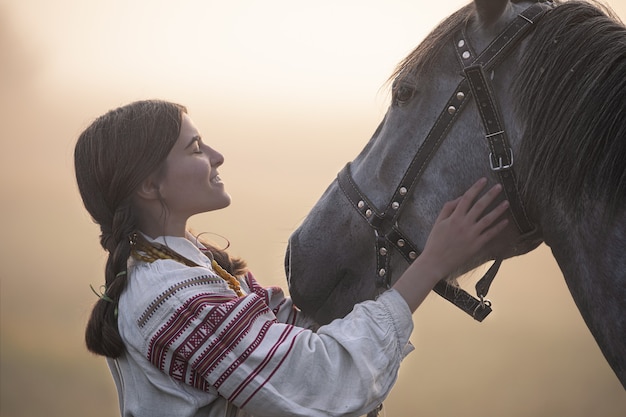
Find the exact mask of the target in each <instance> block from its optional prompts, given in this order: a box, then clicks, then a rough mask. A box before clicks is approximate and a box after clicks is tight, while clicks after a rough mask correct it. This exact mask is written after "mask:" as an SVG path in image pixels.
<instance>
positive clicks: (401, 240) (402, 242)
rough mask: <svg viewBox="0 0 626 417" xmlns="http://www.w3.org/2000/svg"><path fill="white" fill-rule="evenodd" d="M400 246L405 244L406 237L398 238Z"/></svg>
mask: <svg viewBox="0 0 626 417" xmlns="http://www.w3.org/2000/svg"><path fill="white" fill-rule="evenodd" d="M398 246H400V247H402V246H404V239H398Z"/></svg>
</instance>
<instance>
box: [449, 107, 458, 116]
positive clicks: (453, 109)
mask: <svg viewBox="0 0 626 417" xmlns="http://www.w3.org/2000/svg"><path fill="white" fill-rule="evenodd" d="M448 113H450V114H454V113H456V107H454V106H450V107H448Z"/></svg>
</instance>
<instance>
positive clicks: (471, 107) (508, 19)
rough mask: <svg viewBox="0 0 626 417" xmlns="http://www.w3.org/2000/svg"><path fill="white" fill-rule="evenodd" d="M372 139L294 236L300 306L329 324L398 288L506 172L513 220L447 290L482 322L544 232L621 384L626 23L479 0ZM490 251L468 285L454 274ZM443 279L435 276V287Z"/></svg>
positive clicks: (577, 10)
mask: <svg viewBox="0 0 626 417" xmlns="http://www.w3.org/2000/svg"><path fill="white" fill-rule="evenodd" d="M388 83H389V84H390V85H391V97H390V99H391V100H390V105H389V107H388V109H387V112H386V113H385V115H384V117H383V120H382V121H381V123H380V124H379V126H378V127H377V129H376V130H375V132H374V133H373V135H372V137H371V139H370V140H369V142H367V144H366V145H365V147H364V148H363V149H362V150H361V152H360V153H358V154H357V156H356V157H355V159H354V160H352V161H351V162H349V163H348V164H347V165H346V167H345V168H344V169H343V170H341V172H340V173H339V174H338V176H337V178H336V179H335V180H333V181H332V182H331V184H330V185H329V186H328V188H327V189H326V190H325V191H324V193H323V194H322V196H321V197H320V199H319V200H318V201H317V203H316V204H315V205H314V206H313V207H312V209H311V210H310V212H309V213H308V215H307V216H306V218H305V219H304V220H303V221H302V223H301V224H300V225H299V226H298V227H297V228H296V229H295V230H294V232H293V233H292V234H291V236H290V237H289V241H288V246H287V251H286V254H285V270H286V274H287V281H288V286H289V291H290V294H291V297H292V298H293V300H294V302H295V303H296V305H297V306H298V307H299V308H300V309H302V311H304V312H305V313H306V314H307V315H309V316H311V317H313V318H314V319H315V320H316V321H317V322H318V323H319V324H325V323H329V322H330V321H332V320H333V319H335V318H339V317H343V316H345V315H346V314H348V313H349V312H350V311H351V309H352V307H353V306H354V304H356V303H359V302H362V301H364V300H368V299H374V298H375V297H376V296H377V295H378V294H380V293H381V292H382V291H385V290H386V289H387V288H389V287H390V286H392V285H393V283H394V282H395V280H396V279H397V278H398V277H399V276H400V275H401V274H402V272H403V271H404V270H405V269H406V268H407V266H408V265H409V264H410V263H411V262H412V260H413V259H415V258H416V257H417V256H419V253H420V248H423V247H424V244H425V241H426V238H427V236H428V233H429V231H430V230H431V228H432V225H433V223H434V220H435V218H436V217H437V214H438V212H439V210H440V209H441V207H442V206H443V204H444V203H445V202H446V201H449V200H452V199H454V198H456V197H457V196H459V195H461V194H462V193H463V191H464V190H465V189H467V188H468V187H469V186H470V185H471V184H472V183H473V182H474V181H475V180H476V179H477V178H479V177H486V178H488V180H489V182H490V183H492V184H493V183H496V182H501V183H502V184H503V186H504V189H505V193H504V194H505V196H503V197H502V198H507V199H508V200H509V201H510V202H511V210H509V212H508V213H507V214H506V216H507V217H509V225H508V226H507V229H506V230H505V231H504V232H503V233H502V234H501V235H499V236H498V237H497V238H496V239H495V240H494V241H493V242H492V243H491V244H489V245H488V246H487V247H486V248H485V249H484V250H483V251H482V252H481V253H479V254H478V255H477V256H475V257H474V258H473V259H472V260H471V261H469V262H468V263H467V264H466V265H464V266H463V267H462V268H461V269H460V270H459V271H457V272H456V273H455V274H453V275H452V276H450V277H446V278H445V279H444V280H442V282H440V283H439V284H437V285H438V287H439V288H437V287H436V288H435V290H437V289H438V291H437V292H438V293H439V294H440V295H443V296H445V297H446V298H448V299H449V300H450V301H452V302H454V303H455V304H457V305H459V306H460V307H461V308H463V309H464V310H465V311H466V312H468V314H470V315H471V316H473V317H474V318H475V319H477V320H479V321H480V320H482V319H484V317H485V316H486V315H487V314H488V313H489V312H490V311H491V308H490V304H489V302H488V301H487V300H486V299H485V298H484V297H485V295H486V292H487V290H488V288H489V283H490V281H491V280H492V279H493V277H494V276H495V272H496V270H497V266H498V265H499V264H500V262H501V261H502V260H504V259H507V258H511V257H514V256H520V255H523V254H526V253H528V252H530V251H532V250H534V249H535V248H537V246H539V245H540V244H541V243H545V244H546V245H547V246H548V247H549V248H550V250H551V252H552V255H553V257H554V258H555V260H556V262H557V264H558V265H559V268H560V270H561V272H562V274H563V277H564V279H565V281H566V283H567V286H568V288H569V291H570V293H571V296H572V297H573V300H574V301H575V304H576V306H577V308H578V310H579V311H580V313H581V315H582V317H583V319H584V321H585V324H586V325H587V327H588V328H589V330H590V332H591V334H592V335H593V337H594V338H595V341H596V343H597V344H598V346H599V347H600V349H601V351H602V353H603V355H604V357H605V358H606V360H607V362H608V364H609V365H610V366H611V368H612V370H613V371H614V372H615V374H616V375H617V377H618V379H619V380H620V382H621V383H622V385H624V387H626V204H625V203H626V28H625V27H624V25H623V24H622V23H621V22H620V21H619V19H618V18H617V17H616V16H615V15H614V14H613V13H612V12H611V10H610V9H608V8H607V7H605V6H601V5H599V4H596V3H591V2H590V1H585V0H571V1H554V2H545V1H541V0H540V1H509V0H474V1H473V2H472V3H469V4H468V5H466V6H465V7H462V8H461V9H459V10H457V11H456V12H455V13H453V14H452V15H450V16H448V17H447V18H446V19H444V20H443V21H442V22H441V23H440V24H439V25H438V26H437V27H435V29H433V31H432V32H431V33H430V34H429V35H428V36H427V37H426V38H425V39H424V40H423V41H422V42H421V43H420V44H419V45H418V46H417V47H416V48H415V49H414V50H413V51H412V52H411V53H410V54H409V55H408V56H407V57H406V58H404V60H402V61H401V62H400V63H399V65H398V66H397V68H396V70H395V71H394V73H393V74H392V75H391V76H390V78H389V80H388ZM491 261H494V267H492V268H490V269H489V271H488V272H487V274H486V277H485V278H484V279H481V280H480V281H479V283H478V284H477V292H478V294H477V296H478V298H476V297H473V296H471V295H469V294H468V293H466V292H465V291H464V290H463V289H462V288H461V287H460V285H459V284H458V280H457V278H458V277H459V276H461V275H462V274H465V273H467V272H469V271H471V270H473V269H475V268H477V267H479V266H481V265H483V264H486V263H489V262H491ZM440 284H441V285H440Z"/></svg>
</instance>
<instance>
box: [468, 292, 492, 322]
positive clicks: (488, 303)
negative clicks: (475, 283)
mask: <svg viewBox="0 0 626 417" xmlns="http://www.w3.org/2000/svg"><path fill="white" fill-rule="evenodd" d="M478 297H479V298H480V303H478V305H477V306H476V308H475V309H474V313H473V314H472V316H473V317H474V318H476V312H477V311H478V309H481V310H484V309H485V308H487V307H491V301H489V300H487V299H486V298H484V297H483V296H482V295H479V296H478Z"/></svg>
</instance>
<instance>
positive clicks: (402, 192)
mask: <svg viewBox="0 0 626 417" xmlns="http://www.w3.org/2000/svg"><path fill="white" fill-rule="evenodd" d="M400 195H406V188H405V187H400Z"/></svg>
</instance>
